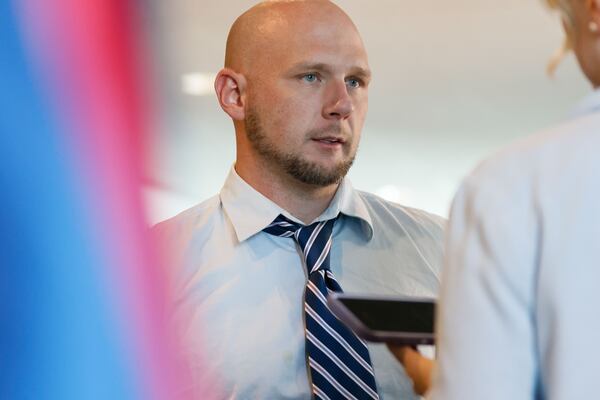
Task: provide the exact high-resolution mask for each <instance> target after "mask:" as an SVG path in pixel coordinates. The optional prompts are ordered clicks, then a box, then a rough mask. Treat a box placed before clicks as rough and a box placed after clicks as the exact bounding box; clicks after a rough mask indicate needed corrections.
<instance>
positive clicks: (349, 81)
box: [346, 79, 360, 88]
mask: <svg viewBox="0 0 600 400" xmlns="http://www.w3.org/2000/svg"><path fill="white" fill-rule="evenodd" d="M346 85H348V86H349V87H351V88H357V87H360V81H359V80H358V79H347V80H346Z"/></svg>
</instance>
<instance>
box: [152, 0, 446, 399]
mask: <svg viewBox="0 0 600 400" xmlns="http://www.w3.org/2000/svg"><path fill="white" fill-rule="evenodd" d="M370 80H371V71H370V69H369V64H368V59H367V54H366V51H365V48H364V46H363V43H362V39H361V37H360V35H359V33H358V31H357V29H356V27H355V26H354V24H353V23H352V21H351V20H350V18H349V17H348V16H347V15H346V14H345V13H344V12H343V11H342V10H341V9H340V8H338V7H337V6H336V5H334V4H333V3H331V2H329V1H318V0H315V1H272V2H263V3H260V4H258V5H256V6H254V7H252V8H251V9H250V10H248V11H246V12H245V13H244V14H242V15H241V16H240V17H239V18H238V19H237V20H236V21H235V23H234V24H233V26H232V27H231V30H230V33H229V37H228V39H227V48H226V56H225V67H224V68H223V69H222V70H221V71H220V72H219V73H218V75H217V77H216V81H215V89H216V93H217V98H218V100H219V103H220V105H221V107H222V108H223V110H224V111H225V112H226V113H227V115H229V116H230V117H231V119H232V120H233V124H234V128H235V134H236V149H237V157H236V160H235V165H234V166H233V168H232V169H231V170H230V172H229V176H228V177H227V179H226V182H225V184H224V186H223V188H222V190H221V192H220V193H219V195H217V196H215V197H213V198H211V199H209V200H207V201H205V202H203V203H201V204H200V205H197V206H195V207H193V208H191V209H189V210H187V211H184V212H183V213H181V214H179V215H178V216H176V217H174V218H172V219H170V220H168V221H166V222H164V223H161V224H159V225H158V226H157V227H156V228H155V230H156V233H157V234H158V236H159V237H160V238H161V239H160V240H161V242H163V243H164V245H165V246H166V247H167V248H168V249H170V251H171V253H172V254H173V257H174V260H173V275H174V279H175V282H174V290H175V295H176V297H177V300H178V302H177V305H176V310H175V313H176V319H177V320H178V322H179V323H180V324H181V325H182V329H183V331H185V332H187V334H186V337H185V338H184V341H185V342H186V343H187V344H188V346H189V349H188V352H189V354H191V355H192V357H195V356H196V354H204V353H205V354H206V357H207V358H206V359H207V360H209V361H210V362H209V363H208V365H204V364H201V363H200V362H199V361H198V360H197V359H194V360H192V365H190V370H191V372H192V375H193V377H194V380H195V381H196V382H197V383H198V384H199V383H200V382H206V381H208V382H211V383H212V384H213V386H214V388H213V389H214V390H215V393H217V397H218V398H240V399H248V398H262V399H281V398H287V399H305V398H310V397H311V396H314V398H317V399H319V398H323V399H326V398H330V399H339V398H360V399H366V398H379V397H380V396H381V397H387V398H394V399H397V398H401V399H414V398H416V395H415V394H414V393H413V391H412V387H411V382H410V381H409V380H408V379H407V377H406V376H405V375H404V373H403V370H402V368H401V366H400V365H399V364H398V363H397V362H396V361H395V359H394V358H393V356H392V355H391V354H390V353H389V352H388V351H387V349H386V348H385V346H381V345H380V346H372V345H369V346H368V347H367V345H366V344H365V343H364V342H363V341H362V340H359V339H358V338H357V337H356V336H354V335H353V334H352V333H351V332H350V331H349V330H348V329H347V328H345V327H344V326H343V325H342V324H341V323H340V322H339V321H338V320H337V319H336V318H335V317H333V315H332V314H331V312H330V311H329V309H328V307H327V305H326V303H325V296H326V294H327V293H328V292H329V291H341V288H342V287H343V288H344V290H347V291H352V292H361V293H372V294H403V295H411V296H424V297H431V296H435V295H436V294H437V289H438V276H439V269H440V265H439V264H440V262H441V247H442V244H441V241H442V234H443V232H442V225H443V220H442V219H441V218H439V217H436V216H433V215H430V214H428V213H426V212H423V211H420V210H415V209H411V208H407V207H403V206H400V205H397V204H393V203H390V202H387V201H385V200H383V199H381V198H378V197H376V196H374V195H372V194H368V193H364V192H361V191H357V190H355V189H354V188H353V187H352V185H351V184H350V182H349V180H348V179H346V178H345V175H346V173H347V172H348V170H349V168H350V166H351V165H352V162H353V161H354V157H355V155H356V151H357V148H358V144H359V139H360V135H361V130H362V127H363V123H364V120H365V116H366V113H367V105H368V87H369V82H370ZM196 358H197V357H196ZM194 390H195V389H194V388H192V391H194ZM195 395H197V396H198V398H200V396H201V393H199V392H198V391H197V390H196V391H195Z"/></svg>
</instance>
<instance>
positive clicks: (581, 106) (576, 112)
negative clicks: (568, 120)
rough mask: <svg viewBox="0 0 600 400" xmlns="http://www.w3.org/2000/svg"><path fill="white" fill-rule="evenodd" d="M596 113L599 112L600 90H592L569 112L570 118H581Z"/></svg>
mask: <svg viewBox="0 0 600 400" xmlns="http://www.w3.org/2000/svg"><path fill="white" fill-rule="evenodd" d="M596 111H600V88H598V89H596V90H594V91H593V92H592V93H590V94H589V95H588V96H586V97H585V98H584V99H583V100H582V101H580V102H579V103H578V104H577V106H575V108H574V109H573V110H572V111H571V113H570V117H572V118H574V117H581V116H583V115H586V114H590V113H593V112H596Z"/></svg>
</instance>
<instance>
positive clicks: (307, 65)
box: [290, 62, 371, 80]
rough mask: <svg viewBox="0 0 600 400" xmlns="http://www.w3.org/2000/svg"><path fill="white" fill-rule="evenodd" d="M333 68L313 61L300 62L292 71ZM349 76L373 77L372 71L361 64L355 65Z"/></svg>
mask: <svg viewBox="0 0 600 400" xmlns="http://www.w3.org/2000/svg"><path fill="white" fill-rule="evenodd" d="M332 70H333V68H332V67H331V66H330V65H328V64H324V63H311V62H300V63H297V64H294V65H292V67H291V68H290V71H293V72H303V71H322V72H331V71H332ZM349 71H350V72H349V73H348V75H349V76H356V77H358V78H362V79H365V80H369V79H370V78H371V71H370V70H369V69H368V68H363V67H360V66H354V67H352V68H350V70H349Z"/></svg>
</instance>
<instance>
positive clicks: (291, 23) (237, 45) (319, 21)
mask: <svg viewBox="0 0 600 400" xmlns="http://www.w3.org/2000/svg"><path fill="white" fill-rule="evenodd" d="M332 33H337V35H333V36H332V35H331V34H332ZM308 36H312V37H310V40H319V39H321V40H332V39H333V40H335V39H338V40H343V41H348V40H352V41H359V42H361V39H360V36H359V34H358V31H357V29H356V27H355V26H354V24H353V23H352V20H350V18H349V17H348V16H347V15H346V13H344V11H342V10H341V9H340V8H339V7H338V6H336V5H335V4H333V3H332V2H330V1H327V0H271V1H264V2H261V3H259V4H257V5H255V6H254V7H252V8H250V9H249V10H248V11H246V12H245V13H243V14H242V15H241V16H240V17H238V19H237V20H236V21H235V22H234V24H233V25H232V27H231V30H230V31H229V36H228V37H227V48H226V52H225V67H227V68H231V69H233V70H235V71H237V72H240V73H243V74H248V73H249V72H251V71H253V70H254V69H256V68H260V64H261V63H264V62H270V61H272V58H273V57H276V56H277V55H279V54H280V53H285V52H286V51H287V50H288V49H290V48H294V45H295V44H296V43H297V42H301V41H302V40H309V37H308ZM336 36H337V37H336ZM360 45H361V46H362V42H361V43H360Z"/></svg>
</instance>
